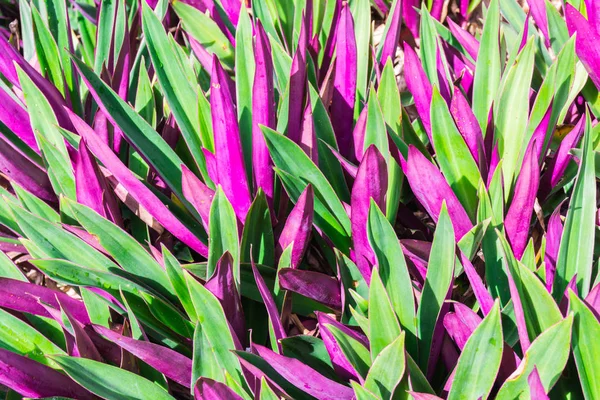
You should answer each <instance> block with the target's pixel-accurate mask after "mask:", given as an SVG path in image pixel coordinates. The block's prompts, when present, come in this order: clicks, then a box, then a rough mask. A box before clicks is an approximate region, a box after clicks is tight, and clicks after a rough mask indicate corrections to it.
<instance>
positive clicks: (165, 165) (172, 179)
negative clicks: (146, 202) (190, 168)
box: [73, 58, 195, 213]
mask: <svg viewBox="0 0 600 400" xmlns="http://www.w3.org/2000/svg"><path fill="white" fill-rule="evenodd" d="M73 62H74V63H75V65H77V67H78V68H79V71H80V73H81V75H82V76H83V77H84V78H85V79H86V80H87V81H88V82H89V86H90V89H93V90H94V91H95V92H96V94H97V95H98V97H99V100H100V102H101V103H102V104H103V105H104V107H105V108H106V110H107V112H108V114H109V115H110V116H111V118H112V119H113V120H114V121H115V122H116V124H117V125H118V126H119V128H121V131H123V134H124V135H126V136H127V138H128V139H129V141H130V142H131V143H132V144H133V146H134V147H135V148H136V150H138V152H139V153H140V155H142V156H143V157H144V160H146V161H147V162H148V163H149V164H150V165H151V166H152V168H153V169H154V170H156V172H157V173H158V174H159V175H160V177H161V178H162V179H163V180H164V181H165V183H166V184H167V186H169V187H170V188H171V189H172V190H173V192H174V194H175V195H176V196H177V197H178V198H179V199H185V197H184V196H183V191H182V189H181V176H182V172H181V164H183V161H182V160H181V158H179V156H178V155H177V154H176V153H175V151H174V150H173V149H172V148H171V147H169V145H168V144H167V143H166V142H165V141H164V139H163V138H162V137H161V136H160V135H159V134H158V132H156V131H155V130H154V129H153V128H152V127H151V126H150V125H149V124H148V123H147V122H146V121H145V120H144V118H142V116H140V115H139V114H138V113H137V112H136V111H135V110H134V109H133V108H131V106H129V104H127V103H126V102H124V101H123V100H121V98H120V97H119V96H118V95H117V94H116V93H115V92H114V91H113V90H112V89H111V88H110V87H108V86H107V85H106V84H105V83H104V82H103V81H102V80H101V79H100V77H98V75H96V74H94V72H93V71H92V70H90V69H89V68H88V67H87V66H86V65H85V64H84V63H83V62H82V61H80V60H78V59H77V58H73ZM183 203H184V205H186V207H187V208H188V210H190V211H191V212H194V213H195V211H194V208H193V207H192V206H191V205H188V203H187V202H186V201H184V202H183Z"/></svg>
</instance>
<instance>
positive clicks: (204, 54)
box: [184, 1, 213, 71]
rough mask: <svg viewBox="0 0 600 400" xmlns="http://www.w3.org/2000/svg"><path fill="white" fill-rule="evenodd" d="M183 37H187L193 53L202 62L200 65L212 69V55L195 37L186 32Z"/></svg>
mask: <svg viewBox="0 0 600 400" xmlns="http://www.w3.org/2000/svg"><path fill="white" fill-rule="evenodd" d="M184 3H187V1H184ZM185 37H186V38H187V40H188V42H189V43H190V47H191V49H192V52H193V53H194V55H195V56H196V58H197V59H198V61H200V64H202V67H203V68H204V69H205V70H206V71H212V65H213V58H212V55H211V54H210V53H209V52H208V51H207V50H206V49H205V48H204V47H203V46H202V45H201V44H200V43H199V42H198V41H197V40H196V39H194V38H193V37H192V35H188V34H187V33H186V35H185Z"/></svg>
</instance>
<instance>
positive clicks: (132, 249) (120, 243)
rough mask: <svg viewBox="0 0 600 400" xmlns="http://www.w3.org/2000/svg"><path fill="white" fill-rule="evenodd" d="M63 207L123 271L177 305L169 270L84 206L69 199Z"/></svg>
mask: <svg viewBox="0 0 600 400" xmlns="http://www.w3.org/2000/svg"><path fill="white" fill-rule="evenodd" d="M62 206H63V207H64V208H66V209H68V210H69V214H70V215H72V216H74V217H75V218H76V219H77V221H79V223H80V224H81V226H83V227H84V228H85V230H87V231H88V232H89V233H91V234H92V235H93V236H94V237H96V238H97V239H98V241H99V242H100V245H101V246H102V247H103V248H104V249H105V250H106V251H107V252H108V253H109V254H110V255H111V256H112V257H113V259H114V260H115V261H116V262H117V263H119V265H120V266H121V268H123V269H124V270H125V271H127V272H130V273H131V274H133V275H134V276H135V277H136V279H138V280H139V281H140V282H143V283H144V284H146V285H147V286H149V287H151V288H153V289H155V290H156V291H157V292H158V293H161V294H162V295H164V296H165V297H167V298H169V299H170V300H171V301H174V302H175V303H176V302H177V296H176V295H175V294H174V293H173V287H172V286H171V283H170V282H169V279H168V276H167V274H165V270H164V269H163V268H162V267H161V266H160V264H159V263H158V262H157V261H156V260H155V259H154V257H152V256H151V255H150V253H148V252H147V251H146V249H144V248H143V247H142V246H141V245H140V244H139V243H138V241H137V240H135V239H134V238H133V237H131V236H130V235H129V234H128V233H127V232H125V231H124V230H122V229H121V228H119V227H118V226H117V225H115V224H113V223H112V222H110V221H109V220H107V219H105V218H103V217H102V216H100V214H98V213H96V212H95V211H93V210H92V209H90V208H88V207H86V206H84V205H82V204H79V203H76V202H74V201H70V200H66V199H65V200H64V201H63V202H62Z"/></svg>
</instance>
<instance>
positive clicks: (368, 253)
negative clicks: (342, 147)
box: [350, 145, 388, 283]
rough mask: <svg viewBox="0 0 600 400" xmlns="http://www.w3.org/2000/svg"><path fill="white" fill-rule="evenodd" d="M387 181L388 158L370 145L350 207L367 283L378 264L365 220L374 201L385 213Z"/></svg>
mask: <svg viewBox="0 0 600 400" xmlns="http://www.w3.org/2000/svg"><path fill="white" fill-rule="evenodd" d="M387 179H388V178H387V166H386V163H385V159H384V158H383V156H382V155H381V153H380V152H379V150H378V149H377V147H376V146H375V145H371V146H369V148H368V149H367V151H366V152H365V155H364V157H363V159H362V161H361V163H360V166H359V167H358V173H357V174H356V180H355V181H354V185H353V186H352V194H351V198H350V207H351V208H352V215H351V216H350V223H351V227H352V238H353V243H354V251H355V253H356V266H357V267H358V270H359V271H360V273H361V274H362V276H363V277H364V278H365V280H366V281H367V283H368V282H369V281H370V279H371V265H374V264H375V262H376V261H375V253H374V252H373V250H372V249H371V246H370V245H369V239H368V237H367V224H366V222H365V221H367V219H368V216H369V207H370V204H371V199H373V200H374V201H375V203H376V204H377V205H378V206H379V208H380V209H382V210H385V194H386V191H387V186H388V181H387Z"/></svg>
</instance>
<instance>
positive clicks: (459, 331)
mask: <svg viewBox="0 0 600 400" xmlns="http://www.w3.org/2000/svg"><path fill="white" fill-rule="evenodd" d="M453 304H454V312H453V313H452V312H449V313H447V314H446V315H445V316H444V327H445V328H446V331H447V332H448V335H450V337H451V338H452V340H454V343H456V345H457V346H458V348H459V349H460V350H461V351H462V350H463V348H464V347H465V344H466V343H467V340H468V339H469V337H470V336H471V334H472V333H473V331H474V330H475V328H477V327H478V326H479V324H480V323H481V317H480V316H479V315H477V314H476V313H475V312H474V311H473V310H471V309H470V308H469V307H467V306H465V305H464V304H462V303H453Z"/></svg>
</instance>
